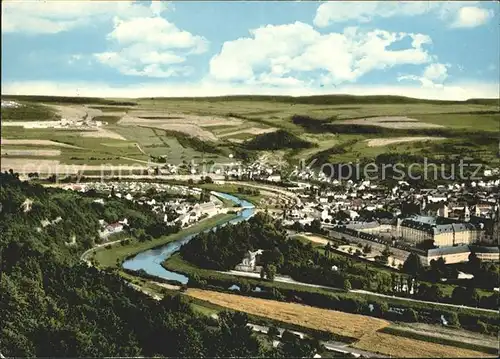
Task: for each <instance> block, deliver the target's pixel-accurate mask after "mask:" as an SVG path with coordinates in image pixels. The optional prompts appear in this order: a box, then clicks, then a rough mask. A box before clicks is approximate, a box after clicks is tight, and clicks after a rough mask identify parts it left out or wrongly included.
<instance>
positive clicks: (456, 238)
mask: <svg viewBox="0 0 500 359" xmlns="http://www.w3.org/2000/svg"><path fill="white" fill-rule="evenodd" d="M396 234H397V237H398V238H401V239H403V240H404V241H407V242H409V243H411V244H415V245H416V244H418V243H421V242H423V241H425V240H433V241H434V245H435V246H438V247H446V246H457V245H463V244H471V243H474V242H476V241H477V240H478V229H477V227H476V226H475V225H473V224H471V223H461V222H458V221H455V220H453V219H450V218H445V217H430V216H414V217H411V218H407V219H403V220H398V221H397V224H396Z"/></svg>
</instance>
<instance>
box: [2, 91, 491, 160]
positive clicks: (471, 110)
mask: <svg viewBox="0 0 500 359" xmlns="http://www.w3.org/2000/svg"><path fill="white" fill-rule="evenodd" d="M3 98H7V97H5V96H3ZM8 98H9V99H11V100H16V99H17V100H18V101H21V102H22V103H23V105H24V106H23V107H21V108H18V109H8V111H5V110H2V117H3V119H4V118H5V119H6V121H20V120H23V121H28V120H29V121H33V120H37V119H38V120H44V119H57V118H58V117H59V114H57V113H56V112H55V110H53V109H52V108H50V107H47V106H44V105H43V104H45V103H50V104H52V103H57V104H59V105H60V106H65V105H69V104H71V106H73V107H74V106H78V104H80V105H81V106H82V107H81V108H84V107H83V105H87V106H88V107H90V108H92V109H94V110H97V111H99V110H100V111H101V112H102V113H101V115H98V116H97V117H96V120H100V121H106V122H107V123H108V125H107V126H106V127H105V130H106V131H110V132H112V133H115V134H117V135H121V136H123V137H124V138H125V139H126V140H125V141H123V140H118V139H113V138H107V137H105V136H101V137H99V138H95V137H81V136H80V135H79V131H67V130H54V129H30V130H27V129H23V128H21V127H10V126H9V127H7V126H2V138H18V139H39V140H44V139H49V140H54V141H61V142H64V143H69V144H72V145H75V146H78V147H81V148H82V149H81V150H80V151H78V150H76V149H72V150H68V149H64V150H62V153H61V156H60V158H57V159H58V160H60V161H61V162H62V163H67V164H83V163H89V164H100V163H110V164H119V163H124V164H127V163H128V164H129V163H131V162H132V163H133V162H141V161H142V162H143V161H147V160H148V159H150V158H154V157H159V156H164V157H165V158H166V160H167V162H169V163H176V164H179V163H182V162H183V161H187V162H189V161H191V160H192V159H194V160H195V161H196V162H201V161H202V160H204V159H212V160H214V161H215V162H219V163H224V162H230V160H229V158H228V154H230V153H233V154H235V156H237V157H238V156H240V157H241V158H243V159H244V158H251V157H255V156H257V155H258V154H259V153H261V152H259V151H258V150H251V149H249V148H247V145H246V143H245V142H248V141H251V140H252V139H254V138H255V137H256V136H258V135H257V133H258V132H259V129H268V130H269V129H283V130H285V131H287V132H288V133H290V134H291V135H295V136H297V137H299V138H300V139H302V140H304V141H307V142H309V143H311V144H312V147H310V148H303V149H289V148H283V149H282V150H283V151H284V152H285V153H284V158H285V159H287V160H288V161H289V162H290V161H291V162H292V163H294V164H296V162H297V161H298V160H301V159H304V160H309V161H310V160H311V159H313V158H317V159H318V162H324V161H330V162H338V163H340V162H350V161H356V160H363V161H371V160H373V159H374V158H375V157H376V156H377V155H380V154H386V153H398V154H407V155H408V154H411V155H418V156H425V157H428V158H431V159H435V160H439V159H442V158H446V156H451V155H454V154H459V155H461V156H465V154H467V156H469V157H470V158H471V159H473V160H477V161H482V162H484V163H486V164H488V165H492V166H495V165H499V164H500V158H499V157H498V155H497V154H498V135H497V134H498V133H499V131H500V115H499V113H498V102H495V100H470V101H462V102H460V101H430V100H418V99H409V98H402V97H394V96H368V97H356V96H313V97H297V98H292V97H286V96H284V97H272V96H233V97H219V98H196V99H188V98H175V99H174V98H155V99H135V100H133V101H130V100H127V101H125V100H116V99H115V100H106V99H71V98H54V97H47V98H44V97H21V99H20V100H19V98H16V97H13V96H9V97H8ZM86 101H87V102H86ZM4 112H5V113H6V114H5V113H4ZM108 113H109V115H108ZM125 113H128V116H132V117H133V118H135V119H136V120H135V122H131V123H122V122H120V119H121V118H122V116H123V115H124V114H125ZM148 114H150V115H148ZM172 114H176V116H173V115H172ZM179 114H181V115H179ZM190 115H193V116H194V115H196V116H205V117H202V118H201V120H200V119H199V118H195V119H194V120H193V119H188V120H183V119H179V116H181V117H182V116H188V117H189V116H190ZM297 115H299V116H306V117H307V118H309V119H310V121H314V120H321V121H322V122H317V124H320V123H325V124H328V125H334V127H331V129H330V127H325V129H319V130H318V129H317V130H314V129H313V128H306V127H304V126H302V125H299V124H297V123H295V122H294V120H293V118H294V116H297ZM377 116H380V117H387V116H404V117H410V118H411V119H413V120H414V121H416V122H419V123H426V124H431V125H432V124H433V125H440V126H442V127H439V128H437V129H430V128H425V129H420V128H412V129H401V128H397V129H392V127H390V126H389V128H381V127H373V126H372V125H370V123H371V122H370V118H372V117H377ZM215 117H216V118H217V120H216V121H215V122H213V121H212V120H213V119H214V118H215ZM186 118H187V117H186ZM359 118H367V120H366V122H363V125H362V126H361V127H359V126H358V127H359V130H357V129H354V130H353V128H352V126H351V125H342V121H344V120H347V119H359ZM141 121H144V124H143V125H141ZM148 121H149V122H148ZM151 121H156V122H155V123H154V124H153V123H152V122H151ZM172 121H173V122H172ZM210 121H212V122H210ZM224 121H227V123H224ZM386 122H394V121H393V120H391V117H388V120H387V121H386ZM170 123H186V124H189V126H191V127H189V126H188V125H186V126H187V127H186V128H185V129H182V126H181V127H180V131H185V132H177V131H179V130H177V129H175V131H172V130H170V129H169V127H168V126H169V124H170ZM339 125H340V126H341V127H338V126H339ZM172 128H174V127H172ZM175 128H177V127H175ZM195 132H196V133H205V134H210V135H211V136H212V139H211V140H209V139H207V138H203V136H202V137H199V136H198V135H196V133H195ZM412 136H419V137H435V136H439V137H443V138H444V139H443V140H440V141H432V142H430V141H429V142H426V141H422V140H421V141H414V142H405V143H397V144H389V145H381V146H377V147H370V146H368V141H367V140H370V139H382V138H386V137H412ZM271 137H272V136H271ZM214 138H215V140H214ZM241 142H243V143H241ZM91 158H92V159H91ZM52 159H55V158H52Z"/></svg>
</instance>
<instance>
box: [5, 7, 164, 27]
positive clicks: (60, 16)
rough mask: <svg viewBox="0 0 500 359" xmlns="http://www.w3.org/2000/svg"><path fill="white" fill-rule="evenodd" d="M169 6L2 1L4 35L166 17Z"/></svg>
mask: <svg viewBox="0 0 500 359" xmlns="http://www.w3.org/2000/svg"><path fill="white" fill-rule="evenodd" d="M167 7H168V5H167V4H166V3H164V2H162V3H161V4H160V3H159V2H158V1H154V2H153V3H152V4H151V5H148V4H146V3H143V2H135V1H69V0H68V1H65V0H52V1H43V0H36V1H25V0H19V1H2V33H9V32H21V33H26V34H54V33H59V32H63V31H69V30H72V29H74V28H77V27H80V26H92V25H93V24H95V23H96V22H101V21H110V20H111V19H113V17H115V16H119V17H120V18H125V19H127V18H131V17H140V16H146V17H147V16H153V15H157V16H158V15H160V14H161V13H163V12H164V11H165V10H166V8H167Z"/></svg>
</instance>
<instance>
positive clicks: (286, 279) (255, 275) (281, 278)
mask: <svg viewBox="0 0 500 359" xmlns="http://www.w3.org/2000/svg"><path fill="white" fill-rule="evenodd" d="M218 272H219V273H224V274H230V275H234V276H238V277H248V278H256V279H261V278H260V274H259V273H251V272H242V271H236V270H231V271H228V272H222V271H218ZM274 281H275V282H281V283H290V284H297V285H302V286H305V287H314V288H323V289H329V290H335V291H344V290H343V289H341V288H335V287H327V286H324V285H319V284H311V283H304V282H299V281H296V280H294V279H292V278H290V277H285V276H280V275H277V276H275V277H274Z"/></svg>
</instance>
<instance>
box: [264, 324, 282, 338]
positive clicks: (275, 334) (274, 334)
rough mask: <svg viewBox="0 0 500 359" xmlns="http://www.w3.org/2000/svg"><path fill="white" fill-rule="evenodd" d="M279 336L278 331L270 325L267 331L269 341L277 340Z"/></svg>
mask: <svg viewBox="0 0 500 359" xmlns="http://www.w3.org/2000/svg"><path fill="white" fill-rule="evenodd" d="M279 335H280V331H279V330H278V328H277V327H276V326H275V325H271V326H270V327H269V330H268V331H267V336H268V337H269V338H271V339H274V338H277V337H279Z"/></svg>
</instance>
